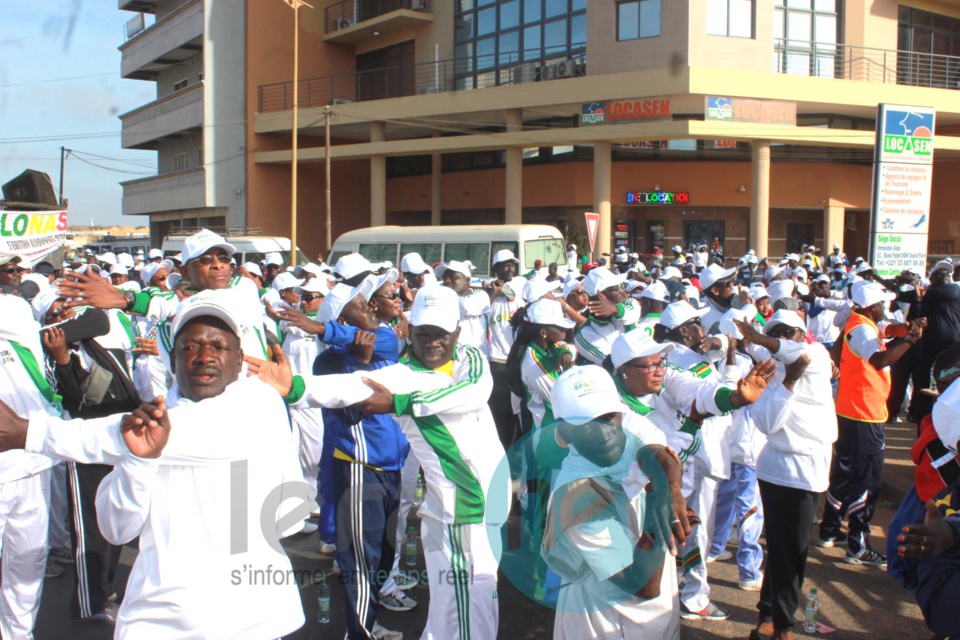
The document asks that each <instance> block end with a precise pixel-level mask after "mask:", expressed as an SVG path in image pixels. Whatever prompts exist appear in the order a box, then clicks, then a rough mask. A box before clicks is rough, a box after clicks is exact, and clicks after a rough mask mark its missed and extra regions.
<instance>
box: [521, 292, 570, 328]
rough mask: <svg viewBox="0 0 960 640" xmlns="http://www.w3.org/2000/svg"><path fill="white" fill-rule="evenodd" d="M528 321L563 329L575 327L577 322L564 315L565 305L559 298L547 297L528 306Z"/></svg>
mask: <svg viewBox="0 0 960 640" xmlns="http://www.w3.org/2000/svg"><path fill="white" fill-rule="evenodd" d="M526 320H527V322H531V323H533V324H543V325H547V326H551V327H559V328H561V329H573V328H574V327H575V326H577V323H576V322H574V321H573V320H570V319H568V318H566V317H565V316H564V315H563V307H561V306H560V302H559V301H558V300H548V299H546V298H544V299H540V300H537V301H536V302H534V303H533V304H531V305H530V306H529V307H527V316H526Z"/></svg>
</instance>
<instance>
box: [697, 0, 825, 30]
mask: <svg viewBox="0 0 960 640" xmlns="http://www.w3.org/2000/svg"><path fill="white" fill-rule="evenodd" d="M808 2H809V0H808ZM707 34H708V35H711V36H729V37H732V38H752V37H753V0H707Z"/></svg>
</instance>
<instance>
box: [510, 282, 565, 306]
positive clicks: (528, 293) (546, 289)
mask: <svg viewBox="0 0 960 640" xmlns="http://www.w3.org/2000/svg"><path fill="white" fill-rule="evenodd" d="M562 286H563V283H562V282H560V281H559V280H552V281H550V282H547V281H546V280H545V279H544V278H531V279H530V280H528V281H527V283H526V284H525V285H523V292H522V293H521V294H520V297H521V298H523V300H524V301H525V302H526V303H527V304H531V303H534V302H536V301H537V300H539V299H540V298H542V297H543V296H545V295H547V294H548V293H551V292H553V291H557V290H558V289H560V288H561V287H562ZM558 304H559V303H558Z"/></svg>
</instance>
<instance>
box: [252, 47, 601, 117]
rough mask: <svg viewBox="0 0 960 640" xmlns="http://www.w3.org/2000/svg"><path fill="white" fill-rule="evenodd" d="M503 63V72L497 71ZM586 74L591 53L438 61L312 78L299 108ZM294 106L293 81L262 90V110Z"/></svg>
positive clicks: (301, 84)
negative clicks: (587, 55) (587, 57)
mask: <svg viewBox="0 0 960 640" xmlns="http://www.w3.org/2000/svg"><path fill="white" fill-rule="evenodd" d="M498 61H499V62H500V65H499V66H500V68H499V69H498V68H496V63H497V62H498ZM474 65H475V66H474ZM586 72H587V60H586V53H578V54H575V55H569V54H567V53H566V52H564V53H563V54H559V53H551V52H547V53H544V52H542V51H541V50H539V49H537V50H536V51H525V52H514V53H501V54H499V55H498V56H488V57H480V58H477V60H476V61H474V60H472V59H465V60H438V61H436V62H422V63H418V64H408V65H397V66H393V67H386V68H384V69H374V70H369V71H357V72H355V73H341V74H337V75H332V76H324V77H322V78H310V79H306V80H301V81H300V82H299V87H298V90H299V95H298V96H297V97H298V99H299V103H298V104H299V107H300V108H301V109H309V108H311V107H322V106H326V105H329V104H341V103H345V102H366V101H368V100H382V99H384V98H399V97H402V96H412V95H425V94H433V93H444V92H447V91H464V90H470V89H485V88H488V87H496V86H502V85H513V84H527V83H530V82H544V81H548V80H559V79H563V78H572V77H577V76H582V75H586ZM292 108H293V83H292V82H277V83H274V84H267V85H262V86H260V87H259V88H258V90H257V111H258V112H260V113H270V112H274V111H288V110H290V109H292Z"/></svg>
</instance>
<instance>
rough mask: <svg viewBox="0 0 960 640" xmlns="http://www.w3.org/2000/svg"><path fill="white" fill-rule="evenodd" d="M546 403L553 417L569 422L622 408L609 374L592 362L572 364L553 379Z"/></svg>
mask: <svg viewBox="0 0 960 640" xmlns="http://www.w3.org/2000/svg"><path fill="white" fill-rule="evenodd" d="M550 404H551V405H552V406H553V415H554V416H556V417H557V418H559V419H560V420H563V421H564V422H568V423H570V424H573V425H582V424H586V423H587V422H590V421H591V420H593V419H594V418H597V417H599V416H602V415H606V414H608V413H615V412H622V411H623V410H624V404H623V402H622V401H621V400H620V394H619V393H617V386H616V385H615V384H614V383H613V379H612V378H611V377H610V374H608V373H607V372H606V371H605V370H604V369H603V368H602V367H598V366H597V365H595V364H590V365H585V366H582V367H572V368H570V369H568V370H567V371H566V372H564V373H563V374H562V375H561V376H560V377H559V378H557V380H556V382H554V383H553V389H552V390H551V391H550Z"/></svg>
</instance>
